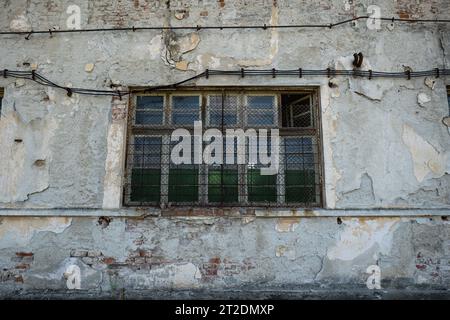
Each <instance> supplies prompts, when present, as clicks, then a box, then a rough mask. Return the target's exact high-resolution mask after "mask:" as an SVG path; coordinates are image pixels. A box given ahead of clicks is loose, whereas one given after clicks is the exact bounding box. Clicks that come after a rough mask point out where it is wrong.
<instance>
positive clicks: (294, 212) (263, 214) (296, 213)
mask: <svg viewBox="0 0 450 320" xmlns="http://www.w3.org/2000/svg"><path fill="white" fill-rule="evenodd" d="M449 215H450V208H433V209H414V208H405V209H303V208H301V209H295V208H292V209H278V210H270V209H256V210H255V214H254V215H252V216H254V217H256V218H283V217H287V218H289V217H291V218H292V217H304V218H326V217H442V216H449ZM104 216H107V217H118V218H133V217H135V218H142V217H160V218H169V219H170V218H182V217H184V216H162V215H161V210H159V209H152V208H147V209H145V208H144V209H133V208H129V209H116V210H104V209H97V208H93V209H89V208H85V209H84V208H80V209H0V218H1V217H84V218H90V217H91V218H92V217H104ZM245 216H247V215H245V214H243V215H242V216H238V217H237V216H236V215H231V214H230V215H227V214H226V213H225V214H224V215H223V216H222V217H224V218H242V217H245ZM185 217H194V216H191V215H189V214H186V215H185ZM195 217H199V218H202V217H204V218H211V217H212V216H210V215H203V216H201V215H200V216H195ZM216 217H217V216H216Z"/></svg>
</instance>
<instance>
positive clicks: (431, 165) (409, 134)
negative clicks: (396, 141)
mask: <svg viewBox="0 0 450 320" xmlns="http://www.w3.org/2000/svg"><path fill="white" fill-rule="evenodd" d="M402 139H403V143H404V144H405V145H406V146H407V147H408V149H409V152H410V153H411V157H412V160H413V164H414V175H415V177H416V179H417V181H419V182H422V181H423V180H424V179H425V177H426V176H427V175H428V174H429V173H430V172H431V173H432V174H433V176H434V177H441V176H443V175H444V173H445V168H446V158H447V157H446V155H445V154H441V153H440V152H439V151H437V150H436V148H435V147H433V146H432V145H431V144H430V143H429V142H428V141H426V140H425V139H424V138H422V137H421V136H419V135H418V134H417V133H416V132H415V131H414V129H413V128H412V127H410V126H409V125H407V124H404V125H403V135H402Z"/></svg>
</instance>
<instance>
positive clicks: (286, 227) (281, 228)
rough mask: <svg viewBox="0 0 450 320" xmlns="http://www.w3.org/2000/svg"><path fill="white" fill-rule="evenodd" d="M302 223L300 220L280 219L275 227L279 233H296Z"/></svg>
mask: <svg viewBox="0 0 450 320" xmlns="http://www.w3.org/2000/svg"><path fill="white" fill-rule="evenodd" d="M299 223H300V218H280V219H278V221H277V224H276V225H275V230H276V231H278V232H294V231H295V229H296V228H297V227H298V225H299Z"/></svg>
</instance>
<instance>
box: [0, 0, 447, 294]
mask: <svg viewBox="0 0 450 320" xmlns="http://www.w3.org/2000/svg"><path fill="white" fill-rule="evenodd" d="M72 4H76V5H78V6H79V7H80V8H81V26H82V28H95V27H107V26H110V27H123V26H133V25H134V26H148V25H152V26H183V25H203V26H206V25H246V24H258V25H263V24H264V23H267V24H274V25H284V24H294V23H299V24H302V23H312V22H314V23H316V22H317V23H329V22H332V21H333V22H334V21H339V20H344V19H348V18H351V17H353V16H358V15H366V14H367V7H368V5H370V4H372V3H371V2H369V1H348V2H347V3H346V4H345V2H344V1H341V0H339V1H309V0H297V1H286V0H285V1H262V0H260V1H240V0H238V1H229V0H224V1H205V0H204V1H143V0H135V1H132V0H117V1H87V0H85V1H80V0H74V1H66V0H64V1H25V0H19V1H8V0H4V1H2V3H1V4H0V10H1V14H0V30H14V31H29V30H31V29H33V30H39V29H43V30H47V29H49V28H56V29H58V28H59V29H66V28H67V26H66V20H67V18H68V17H69V16H70V14H67V12H66V10H67V8H68V6H69V5H72ZM377 5H378V6H379V7H380V8H381V15H382V16H385V17H391V16H396V17H402V18H420V19H435V18H447V19H448V17H449V16H450V8H449V3H448V1H443V0H440V1H438V0H432V1H426V2H425V1H406V0H398V1H378V2H377ZM0 41H1V42H0V44H1V45H0V69H5V68H6V69H10V70H31V69H35V70H37V71H38V72H39V73H41V74H43V75H45V76H46V77H48V78H50V79H51V80H53V81H55V82H57V83H60V84H62V85H64V86H74V87H86V88H98V89H104V88H107V87H108V86H109V85H110V84H116V85H120V86H123V87H124V88H126V87H132V86H148V85H163V84H169V83H173V82H176V81H180V80H184V79H186V78H189V77H191V76H193V75H195V74H196V73H199V72H202V71H203V70H204V69H206V68H209V69H225V70H237V69H239V68H263V69H269V68H278V69H295V68H299V67H303V68H308V69H324V68H327V67H331V68H336V69H351V68H352V66H351V63H352V60H353V53H354V52H363V53H364V55H365V59H364V65H363V69H365V70H368V69H373V70H378V71H405V70H413V71H421V70H429V69H432V68H437V67H439V68H448V67H449V59H450V56H449V52H450V37H449V25H448V24H447V25H445V24H440V25H436V24H410V23H406V24H405V23H403V24H398V23H396V24H394V25H391V24H390V23H388V22H383V23H382V24H381V28H380V29H379V30H370V29H368V27H367V25H366V22H365V20H360V21H358V22H357V23H356V25H353V26H352V25H343V26H340V27H336V28H333V29H331V30H330V29H273V30H262V29H261V30H223V31H219V30H200V31H181V30H177V31H162V32H161V31H138V32H135V33H133V32H113V33H89V34H86V33H84V34H55V35H53V36H52V37H50V36H49V35H32V36H31V37H30V39H29V40H25V39H24V36H17V35H9V36H5V35H3V36H0ZM329 81H331V82H332V83H333V84H334V86H333V88H330V87H329V85H328V82H329ZM194 84H197V85H212V86H214V85H217V86H223V85H242V86H245V85H249V86H250V85H251V86H259V85H261V86H272V85H273V86H283V85H289V86H317V87H319V88H320V96H321V101H320V103H321V106H320V107H321V114H322V135H323V137H322V138H323V156H324V173H325V176H324V178H325V181H324V184H325V186H324V196H325V198H326V204H325V208H322V209H315V210H307V211H305V210H302V209H301V208H299V209H298V210H271V211H268V210H264V209H261V210H256V211H255V212H246V213H247V214H248V215H245V216H243V215H242V213H241V212H239V210H238V209H235V210H229V211H227V210H225V211H223V210H219V211H216V215H219V217H214V218H211V217H201V216H202V215H204V214H205V212H193V211H189V210H188V211H184V212H172V213H169V214H167V215H161V213H160V212H159V211H158V210H154V209H151V210H134V209H127V208H122V207H121V193H122V192H121V185H122V176H123V160H124V156H125V155H124V151H125V148H124V145H125V141H126V107H127V100H126V99H123V100H122V101H119V100H118V99H113V100H112V99H111V98H110V97H88V96H80V95H74V96H72V97H67V95H66V94H65V92H64V91H60V90H57V89H52V88H45V87H41V86H39V85H37V84H33V83H31V82H28V81H24V80H14V79H4V78H2V79H0V87H3V88H5V97H4V100H3V108H2V117H1V120H0V150H1V152H0V216H1V217H0V222H1V223H0V267H1V268H2V270H3V271H1V273H0V295H4V296H15V295H18V294H19V293H20V294H23V295H25V296H26V295H30V296H36V295H39V294H40V293H39V292H40V291H39V290H41V289H52V290H51V292H52V293H55V294H57V293H61V292H64V290H65V289H66V280H65V279H64V276H63V273H64V272H65V270H66V268H67V266H69V265H71V264H76V265H79V266H80V267H81V271H82V289H83V290H82V291H81V293H80V292H79V294H80V295H82V296H90V295H106V296H113V297H116V296H117V294H119V293H120V292H122V293H121V294H123V292H124V291H123V290H122V289H124V290H125V292H130V295H131V293H133V294H134V295H137V296H139V295H144V296H146V295H148V291H146V290H156V289H166V288H178V289H191V290H194V289H198V290H202V289H212V288H213V289H215V290H219V291H223V290H236V292H238V295H239V294H244V293H242V292H247V293H249V292H260V291H261V290H262V291H264V292H272V291H277V290H278V292H285V294H286V295H287V294H288V293H286V292H291V293H292V292H293V294H295V292H309V291H308V290H309V288H322V289H324V290H325V291H326V292H328V293H324V295H325V294H329V295H332V294H333V293H329V292H335V293H336V292H341V291H343V292H344V294H349V295H352V294H353V296H357V295H363V296H364V295H368V296H373V292H372V291H370V290H368V289H367V287H366V280H367V278H368V276H369V275H368V274H367V273H366V270H367V268H368V267H369V266H371V265H374V264H378V265H379V266H380V268H381V272H382V287H383V288H386V289H389V290H391V291H395V290H400V291H402V292H410V293H412V294H414V293H415V292H419V291H416V290H422V293H423V292H425V291H427V290H428V291H427V292H430V293H432V292H438V293H439V294H440V295H443V296H446V295H447V296H448V293H447V290H448V288H449V275H450V274H449V270H450V267H449V259H450V253H449V248H450V247H449V245H450V237H449V231H450V227H449V224H448V221H447V219H446V218H445V217H446V216H448V215H449V212H450V211H449V209H450V176H449V174H448V172H449V167H450V161H449V150H450V140H449V137H450V136H449V134H450V131H449V129H448V127H447V126H446V125H445V123H450V122H449V121H448V119H445V117H446V116H448V110H449V109H448V104H447V95H446V85H450V79H449V78H444V77H440V78H438V79H435V78H427V79H425V78H418V79H413V80H407V79H396V80H391V79H376V80H371V81H368V80H367V79H355V78H347V77H341V78H332V79H327V78H324V77H312V78H302V79H299V78H295V77H291V78H289V77H278V78H276V79H272V78H270V77H267V78H266V77H254V78H250V77H246V78H244V79H240V78H238V77H236V78H233V77H231V78H230V77H212V78H210V79H208V80H206V79H202V80H198V81H197V82H194ZM17 140H22V142H17ZM101 216H104V217H112V218H101V219H100V220H99V217H101ZM182 216H190V217H182ZM337 217H343V218H342V219H341V220H339V222H341V223H340V224H338V221H337V219H336V218H337ZM111 219H112V220H111ZM280 289H283V291H279V290H280ZM425 289H426V290H425ZM242 290H244V291H242ZM252 290H255V291H252ZM423 290H425V291H423ZM436 290H437V291H436ZM61 294H62V293H61ZM161 294H164V293H161ZM299 294H300V293H299ZM301 294H303V293H301ZM339 294H340V293H339Z"/></svg>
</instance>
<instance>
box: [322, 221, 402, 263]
mask: <svg viewBox="0 0 450 320" xmlns="http://www.w3.org/2000/svg"><path fill="white" fill-rule="evenodd" d="M399 221H400V219H386V218H377V219H373V220H367V219H357V218H353V219H350V220H347V219H344V221H343V223H344V226H345V229H344V230H343V231H342V233H341V235H340V238H339V240H338V242H337V243H336V245H335V246H333V247H332V248H330V249H329V250H328V252H327V256H328V259H330V260H346V261H349V260H353V259H355V258H357V257H358V256H359V255H361V254H363V253H364V252H366V251H367V250H369V249H371V248H372V247H373V246H374V245H377V246H378V251H379V252H380V253H383V254H388V253H389V251H390V249H391V246H392V236H393V232H394V231H395V228H396V227H397V225H398V222H399Z"/></svg>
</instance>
